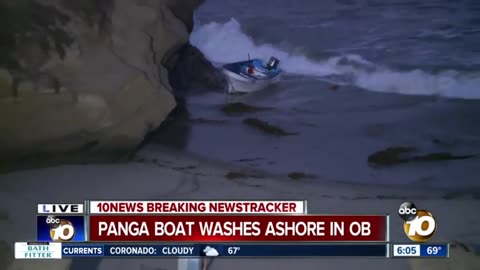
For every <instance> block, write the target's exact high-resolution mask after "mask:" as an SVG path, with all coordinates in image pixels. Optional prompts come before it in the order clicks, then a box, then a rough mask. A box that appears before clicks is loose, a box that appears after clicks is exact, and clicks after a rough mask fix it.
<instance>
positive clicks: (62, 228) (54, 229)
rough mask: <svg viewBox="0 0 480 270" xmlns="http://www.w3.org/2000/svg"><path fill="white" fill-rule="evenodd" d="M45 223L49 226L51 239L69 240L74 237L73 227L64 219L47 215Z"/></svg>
mask: <svg viewBox="0 0 480 270" xmlns="http://www.w3.org/2000/svg"><path fill="white" fill-rule="evenodd" d="M46 223H47V225H48V227H50V238H52V240H53V241H71V240H72V239H73V238H74V237H75V228H74V227H73V224H72V223H71V222H70V221H68V220H66V219H61V218H58V217H56V216H48V217H47V218H46Z"/></svg>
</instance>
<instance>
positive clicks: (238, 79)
mask: <svg viewBox="0 0 480 270" xmlns="http://www.w3.org/2000/svg"><path fill="white" fill-rule="evenodd" d="M223 73H224V74H225V75H226V77H227V80H228V90H227V91H228V93H229V94H234V93H251V92H255V91H259V90H262V89H264V88H266V87H267V86H269V85H270V84H272V83H274V82H276V81H278V80H279V78H280V75H277V76H275V77H273V78H266V79H253V78H249V77H247V76H243V75H242V74H237V73H234V72H231V71H229V70H228V69H223Z"/></svg>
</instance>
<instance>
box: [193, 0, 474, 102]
mask: <svg viewBox="0 0 480 270" xmlns="http://www.w3.org/2000/svg"><path fill="white" fill-rule="evenodd" d="M479 18H480V2H478V1H475V0H464V1H447V0H426V1H409V0H381V1H380V0H375V1H373V0H337V1H333V0H326V1H315V0H298V1H293V0H263V1H253V0H245V1H233V0H224V1H222V0H209V1H206V3H205V4H204V5H203V6H202V7H201V8H200V10H199V11H198V12H197V13H196V22H197V24H196V29H195V31H194V33H193V34H192V37H191V41H192V43H193V44H195V45H196V46H198V47H199V48H200V49H201V50H202V51H203V52H204V53H205V54H206V55H207V56H208V57H209V58H210V59H211V60H212V61H215V62H219V63H222V62H231V61H237V60H243V59H245V58H246V57H247V55H248V54H250V55H251V56H252V57H260V58H268V57H270V56H271V55H274V56H277V58H279V59H280V60H281V61H282V62H281V64H282V68H283V69H284V70H285V71H287V72H288V73H291V74H301V75H310V76H317V77H320V78H324V79H327V80H333V81H335V82H336V83H338V84H353V85H356V86H358V87H360V88H363V89H367V90H371V91H379V92H393V93H402V94H413V95H440V96H445V97H457V98H465V99H478V98H480V90H479V89H478V86H479V85H480V19H479Z"/></svg>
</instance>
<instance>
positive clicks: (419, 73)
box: [190, 19, 480, 99]
mask: <svg viewBox="0 0 480 270" xmlns="http://www.w3.org/2000/svg"><path fill="white" fill-rule="evenodd" d="M190 41H191V43H192V44H193V45H195V46H197V47H198V48H199V49H200V50H201V51H202V52H203V53H204V54H205V55H206V57H207V58H209V59H210V60H211V61H212V62H217V63H227V62H234V61H241V60H244V59H246V58H247V55H248V54H250V55H251V57H252V58H253V57H255V58H256V57H258V58H262V59H266V58H268V57H270V56H275V57H277V58H279V59H280V61H281V64H280V65H281V67H282V69H283V70H284V71H285V72H287V73H290V74H299V75H310V76H318V77H324V78H329V77H334V78H336V80H339V81H337V83H342V84H352V85H356V86H358V87H361V88H365V89H367V90H371V91H377V92H390V93H399V94H409V95H439V96H444V97H453V98H464V99H480V72H464V71H462V72H460V71H456V70H444V71H441V72H437V73H430V72H427V71H423V70H420V69H416V70H409V71H399V70H395V69H392V68H389V67H384V66H381V65H377V64H375V63H371V62H369V61H368V60H366V59H364V58H362V57H361V56H360V55H354V54H349V55H341V56H335V57H330V58H328V59H325V60H315V59H311V58H309V57H307V56H306V55H304V54H301V53H294V52H288V51H286V50H284V49H281V48H279V47H278V46H275V45H272V44H256V43H255V42H254V40H253V38H251V37H250V36H248V35H247V34H245V33H244V32H243V31H242V29H241V25H240V24H239V23H238V22H237V21H236V20H235V19H231V20H230V21H228V22H226V23H209V24H205V25H201V26H198V27H196V29H195V30H194V32H193V33H192V35H191V37H190Z"/></svg>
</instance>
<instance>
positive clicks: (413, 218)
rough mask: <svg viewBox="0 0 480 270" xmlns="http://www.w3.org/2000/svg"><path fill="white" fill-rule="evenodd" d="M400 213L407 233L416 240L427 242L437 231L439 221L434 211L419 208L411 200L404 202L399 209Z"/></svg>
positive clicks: (411, 238)
mask: <svg viewBox="0 0 480 270" xmlns="http://www.w3.org/2000/svg"><path fill="white" fill-rule="evenodd" d="M398 215H399V216H400V218H402V219H403V221H404V223H403V229H404V231H405V235H406V236H407V237H408V238H410V240H412V241H414V242H426V241H428V240H430V239H431V238H432V237H433V236H434V235H435V232H436V231H437V222H436V221H435V218H434V217H433V215H432V213H430V212H429V211H427V210H419V209H417V207H416V206H415V205H414V204H413V203H411V202H404V203H402V204H401V205H400V208H399V209H398Z"/></svg>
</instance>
